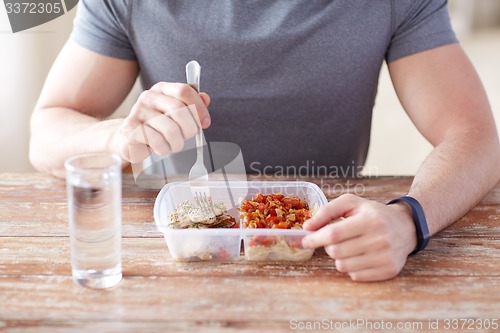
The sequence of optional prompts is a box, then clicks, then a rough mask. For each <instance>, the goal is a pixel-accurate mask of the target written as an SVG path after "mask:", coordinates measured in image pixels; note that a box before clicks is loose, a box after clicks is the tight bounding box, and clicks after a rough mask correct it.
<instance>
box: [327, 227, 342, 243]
mask: <svg viewBox="0 0 500 333" xmlns="http://www.w3.org/2000/svg"><path fill="white" fill-rule="evenodd" d="M327 237H328V242H329V243H336V242H337V241H338V240H339V237H340V231H337V230H336V231H334V230H329V232H328V236H327Z"/></svg>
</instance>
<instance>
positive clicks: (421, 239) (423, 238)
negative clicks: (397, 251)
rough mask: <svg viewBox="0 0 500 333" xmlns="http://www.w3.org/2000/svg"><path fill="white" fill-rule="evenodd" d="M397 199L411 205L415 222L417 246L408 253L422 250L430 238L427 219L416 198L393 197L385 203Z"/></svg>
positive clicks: (389, 203) (392, 202)
mask: <svg viewBox="0 0 500 333" xmlns="http://www.w3.org/2000/svg"><path fill="white" fill-rule="evenodd" d="M398 201H404V202H406V203H407V204H408V205H409V206H410V207H411V211H412V216H413V223H414V224H415V229H416V230H417V247H416V248H415V250H414V251H413V252H412V253H410V255H414V254H416V253H418V252H420V251H422V250H423V249H424V248H425V247H426V246H427V244H428V243H429V240H430V238H431V235H430V233H429V227H428V226H427V221H426V220H425V214H424V210H423V209H422V206H421V205H420V203H419V202H418V201H417V199H415V198H412V197H409V196H404V197H399V198H396V199H393V200H391V201H389V202H388V203H387V204H388V205H391V204H394V203H396V202H398Z"/></svg>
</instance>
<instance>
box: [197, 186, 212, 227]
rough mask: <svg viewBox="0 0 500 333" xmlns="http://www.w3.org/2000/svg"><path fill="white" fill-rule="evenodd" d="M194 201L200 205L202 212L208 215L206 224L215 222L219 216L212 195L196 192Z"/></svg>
mask: <svg viewBox="0 0 500 333" xmlns="http://www.w3.org/2000/svg"><path fill="white" fill-rule="evenodd" d="M194 201H195V202H196V204H197V205H198V208H199V209H200V211H201V212H202V215H203V216H205V217H208V219H207V221H206V223H205V224H213V223H215V221H216V220H217V218H216V213H215V210H214V203H213V201H212V197H211V196H209V195H207V194H206V193H196V194H195V196H194Z"/></svg>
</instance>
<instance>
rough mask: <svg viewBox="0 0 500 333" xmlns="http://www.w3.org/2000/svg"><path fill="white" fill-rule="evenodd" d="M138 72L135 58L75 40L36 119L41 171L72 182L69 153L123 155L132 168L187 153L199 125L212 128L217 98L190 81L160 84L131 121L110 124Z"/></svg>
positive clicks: (33, 150) (33, 153)
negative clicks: (68, 174)
mask: <svg viewBox="0 0 500 333" xmlns="http://www.w3.org/2000/svg"><path fill="white" fill-rule="evenodd" d="M138 74H139V65H138V63H137V61H135V60H125V59H118V58H113V57H108V56H104V55H102V54H98V53H96V52H93V51H90V50H88V49H86V48H84V47H82V46H80V45H78V44H77V43H75V42H73V41H71V40H70V41H68V42H67V43H66V45H65V47H64V48H63V50H62V51H61V53H60V54H59V56H58V58H57V60H56V62H55V63H54V65H53V66H52V69H51V70H50V74H49V75H48V77H47V80H46V82H45V85H44V88H43V91H42V93H41V95H40V98H39V100H38V103H37V106H36V107H35V110H34V112H33V115H32V117H31V140H30V161H31V162H32V164H33V165H34V166H35V168H37V169H38V170H39V171H42V172H48V173H51V174H53V175H55V176H58V177H64V175H65V170H64V161H65V160H66V159H67V158H68V157H69V156H73V155H75V154H80V153H91V152H108V153H117V154H119V155H120V156H121V157H122V159H123V162H124V163H123V165H124V166H125V165H126V164H127V163H128V162H141V161H142V160H144V159H145V158H146V157H148V156H149V154H150V153H152V152H155V153H157V154H159V155H165V154H168V153H171V152H176V151H179V150H181V149H182V147H183V145H184V140H185V139H188V138H190V137H193V136H194V135H195V134H196V132H197V130H198V128H199V126H201V127H203V128H207V127H208V126H210V116H209V113H208V110H207V106H208V105H209V103H210V97H209V96H208V95H207V94H205V93H201V94H198V93H197V92H196V91H195V90H194V89H193V88H192V87H191V86H189V85H188V84H184V83H166V82H160V83H157V84H155V85H154V86H153V87H152V88H151V89H149V90H146V91H144V92H143V93H142V94H141V96H140V97H139V99H138V100H137V102H136V103H135V105H134V106H133V107H132V109H131V112H130V114H129V115H128V116H127V117H126V118H121V119H113V118H111V119H109V117H110V116H111V115H112V113H113V112H114V111H115V110H116V109H117V108H118V106H119V105H120V104H121V103H122V102H123V100H124V99H125V97H126V96H127V94H128V93H129V91H130V90H131V88H132V86H133V85H134V83H135V81H136V78H137V75H138ZM200 120H201V121H200Z"/></svg>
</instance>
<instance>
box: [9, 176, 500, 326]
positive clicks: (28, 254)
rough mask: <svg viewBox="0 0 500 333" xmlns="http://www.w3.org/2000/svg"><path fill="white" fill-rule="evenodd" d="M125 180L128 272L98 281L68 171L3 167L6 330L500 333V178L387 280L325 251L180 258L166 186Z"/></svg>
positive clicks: (361, 185) (349, 184)
mask: <svg viewBox="0 0 500 333" xmlns="http://www.w3.org/2000/svg"><path fill="white" fill-rule="evenodd" d="M309 181H312V182H315V183H317V184H318V185H319V186H320V187H321V188H322V189H323V190H324V192H325V194H326V196H327V197H328V199H332V198H334V197H335V196H337V195H338V194H339V191H340V190H344V191H346V190H351V191H354V190H355V189H357V190H358V193H359V194H362V196H363V197H366V198H370V199H374V200H378V201H381V202H386V201H387V200H388V199H390V198H394V197H396V196H399V195H402V194H404V193H405V191H406V190H407V189H408V187H409V185H410V183H411V178H388V177H385V178H376V179H361V180H349V181H339V180H321V179H309ZM356 185H357V187H356ZM123 186H124V188H123V274H124V279H123V281H122V282H121V283H120V284H119V285H118V286H117V287H114V288H112V289H108V290H91V289H87V288H83V287H80V286H79V285H77V284H75V283H74V282H73V280H72V278H71V268H70V253H69V238H68V223H67V205H66V188H65V183H64V181H61V180H58V179H55V178H52V177H49V176H45V175H40V174H0V332H4V331H12V332H109V331H117V332H169V331H172V332H198V331H208V332H232V331H240V332H253V331H255V332H257V331H259V332H265V331H272V332H303V331H308V332H310V331H312V329H313V328H317V329H318V330H320V331H321V330H323V331H329V330H335V329H337V331H338V332H368V331H378V332H382V331H393V332H412V331H413V332H445V331H449V332H459V331H464V332H465V331H468V332H470V331H471V328H473V330H472V331H474V332H499V331H500V328H498V327H499V326H498V325H500V184H499V185H497V187H496V188H495V189H494V190H493V191H492V192H491V193H490V194H489V195H488V196H487V197H486V198H484V199H483V200H482V201H481V203H480V204H479V205H478V206H477V207H476V208H474V209H473V210H472V211H471V212H469V213H468V214H467V215H466V216H465V217H463V218H462V219H460V220H459V221H458V222H456V223H455V224H454V225H453V226H451V227H450V228H448V229H446V230H444V231H442V232H441V233H439V234H438V235H436V236H435V237H434V238H433V239H432V240H431V242H430V244H429V246H428V248H427V249H426V250H425V251H424V252H421V253H420V254H418V255H416V256H414V257H411V258H409V259H408V261H407V264H406V266H405V268H404V269H403V271H402V272H401V274H400V275H399V276H398V277H396V278H394V279H392V280H390V281H386V282H377V283H356V282H352V281H351V280H350V278H349V277H348V276H347V275H345V274H342V273H339V272H337V271H336V270H335V267H334V265H333V261H332V260H331V259H330V258H329V257H328V256H327V255H326V254H325V253H324V251H321V250H317V251H316V253H315V254H314V256H313V258H312V259H311V260H310V261H306V262H302V263H279V262H261V263H255V262H247V261H245V260H244V259H241V260H236V261H233V262H190V263H182V262H177V261H174V260H173V259H172V258H171V256H170V255H169V252H168V250H167V248H166V244H165V241H164V239H163V235H162V234H161V233H159V232H158V231H157V230H156V227H155V225H154V222H153V205H154V200H155V197H156V195H157V193H158V190H147V189H142V188H140V187H137V186H136V185H135V184H134V182H133V179H132V178H130V177H129V176H125V177H124V185H123ZM437 204H439V203H437ZM495 323H496V325H495ZM402 325H403V326H402ZM436 325H438V326H436ZM495 326H496V327H497V329H494V328H495ZM481 327H483V328H481ZM485 327H486V329H485ZM488 327H489V329H487V328H488ZM391 328H392V329H391ZM404 328H410V329H408V330H404ZM468 328H469V329H468Z"/></svg>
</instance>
